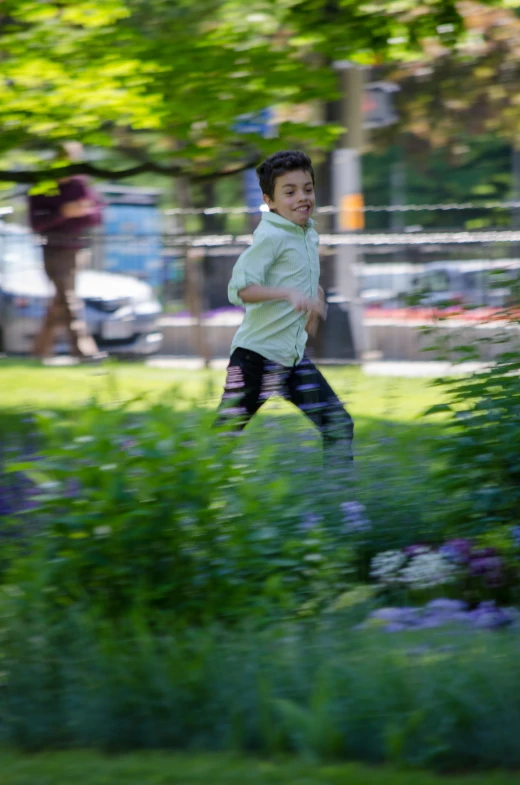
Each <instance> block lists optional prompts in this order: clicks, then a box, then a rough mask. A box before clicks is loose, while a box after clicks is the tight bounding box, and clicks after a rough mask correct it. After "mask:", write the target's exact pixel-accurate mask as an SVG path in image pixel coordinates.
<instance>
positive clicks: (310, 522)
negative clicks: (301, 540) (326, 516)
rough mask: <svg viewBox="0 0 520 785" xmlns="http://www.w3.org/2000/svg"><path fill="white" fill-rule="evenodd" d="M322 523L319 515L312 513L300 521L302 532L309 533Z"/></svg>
mask: <svg viewBox="0 0 520 785" xmlns="http://www.w3.org/2000/svg"><path fill="white" fill-rule="evenodd" d="M321 521H322V517H321V515H316V514H315V513H313V512H308V513H306V515H305V518H304V519H303V521H302V524H301V527H302V529H303V530H304V531H310V530H311V529H314V528H316V526H318V525H319V524H320V523H321Z"/></svg>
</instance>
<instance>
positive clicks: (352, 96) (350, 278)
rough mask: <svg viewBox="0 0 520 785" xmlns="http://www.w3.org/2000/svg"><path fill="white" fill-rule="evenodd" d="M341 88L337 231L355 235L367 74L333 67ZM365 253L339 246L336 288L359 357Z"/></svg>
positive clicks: (359, 221)
mask: <svg viewBox="0 0 520 785" xmlns="http://www.w3.org/2000/svg"><path fill="white" fill-rule="evenodd" d="M334 68H335V70H336V71H337V72H338V76H339V81H340V87H341V102H340V118H339V120H340V123H341V125H342V126H344V127H345V128H346V131H345V133H344V134H343V136H342V137H341V139H340V142H339V146H338V148H337V149H336V150H335V151H334V152H333V154H332V193H333V199H334V205H335V206H336V207H337V208H338V213H337V215H336V221H335V229H336V231H337V232H342V233H343V232H354V231H359V230H361V229H363V228H364V211H363V207H364V204H363V189H362V181H361V151H362V148H363V143H364V131H363V99H364V89H365V71H364V69H363V68H362V67H360V66H358V65H356V64H354V63H351V62H349V61H344V60H342V61H339V62H336V63H335V64H334ZM362 262H363V254H362V251H361V250H360V249H359V248H356V247H355V246H338V247H337V251H336V262H335V275H334V287H335V289H336V292H337V295H338V297H339V298H341V299H342V300H346V301H347V302H348V311H349V315H350V324H351V329H352V336H353V341H354V352H355V356H356V358H358V359H360V358H362V356H363V354H364V352H365V351H366V331H365V325H364V315H363V304H362V301H361V299H360V297H359V291H358V281H357V274H356V268H358V266H359V265H361V264H362Z"/></svg>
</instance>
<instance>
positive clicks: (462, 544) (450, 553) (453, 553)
mask: <svg viewBox="0 0 520 785" xmlns="http://www.w3.org/2000/svg"><path fill="white" fill-rule="evenodd" d="M439 552H440V553H442V555H443V556H445V557H446V558H447V559H448V560H449V561H452V562H454V563H455V564H467V562H468V561H469V559H470V556H471V543H470V541H469V540H462V539H460V540H448V542H446V543H445V544H444V545H443V546H442V547H441V548H439Z"/></svg>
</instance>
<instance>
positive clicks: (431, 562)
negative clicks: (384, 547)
mask: <svg viewBox="0 0 520 785" xmlns="http://www.w3.org/2000/svg"><path fill="white" fill-rule="evenodd" d="M515 538H516V539H515ZM519 539H520V538H519V537H518V532H517V531H516V528H515V529H513V530H512V532H511V543H512V545H513V548H518V551H519V553H518V556H520V543H518V541H519ZM515 543H518V545H515ZM519 566H520V563H519V559H518V558H517V559H516V564H513V565H512V564H511V563H508V562H507V561H506V559H504V558H503V556H502V555H501V554H499V552H498V551H497V550H496V549H495V548H491V547H480V546H479V545H477V544H475V543H472V542H471V541H470V540H467V539H454V540H448V541H447V542H445V543H444V544H443V545H441V546H440V547H439V548H436V549H435V548H432V547H427V546H424V545H412V546H410V547H407V548H404V549H402V550H399V551H385V552H383V553H380V554H378V555H377V556H376V557H374V559H372V562H371V570H370V575H371V578H372V579H373V580H375V581H376V582H377V583H379V584H380V585H381V586H382V587H385V588H386V589H392V588H394V589H395V588H399V587H400V588H403V587H406V588H407V589H408V590H409V591H411V592H421V591H424V590H434V589H435V588H437V587H444V591H448V592H449V593H453V592H455V593H456V595H457V596H458V597H464V598H465V599H467V600H468V601H469V602H471V603H476V602H478V600H479V599H482V598H486V597H492V596H495V597H496V598H503V597H505V598H507V599H510V598H511V597H510V590H511V589H512V588H514V587H515V586H517V584H518V579H519V577H520V572H519Z"/></svg>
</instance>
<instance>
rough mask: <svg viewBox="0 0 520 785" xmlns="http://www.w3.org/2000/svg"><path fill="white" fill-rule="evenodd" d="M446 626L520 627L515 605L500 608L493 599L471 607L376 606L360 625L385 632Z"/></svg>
mask: <svg viewBox="0 0 520 785" xmlns="http://www.w3.org/2000/svg"><path fill="white" fill-rule="evenodd" d="M448 625H463V626H465V627H469V628H473V629H497V628H501V627H508V626H511V625H515V626H516V627H520V612H518V611H517V610H516V609H514V608H499V607H497V606H496V605H495V603H494V602H493V601H487V602H482V603H480V604H479V605H477V606H476V607H475V608H472V609H471V608H470V607H469V606H468V604H467V603H465V602H462V601H461V600H450V599H438V600H432V601H431V602H429V603H427V604H426V605H425V606H423V607H420V608H414V607H402V608H379V609H377V610H375V611H373V612H372V613H371V614H370V616H369V618H368V619H367V621H366V622H365V623H364V624H362V625H361V627H374V626H376V627H382V629H383V630H384V631H385V632H402V631H404V630H427V629H433V628H435V627H445V626H448Z"/></svg>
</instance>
